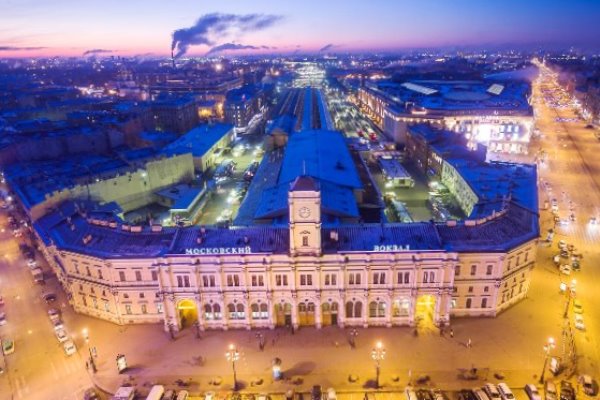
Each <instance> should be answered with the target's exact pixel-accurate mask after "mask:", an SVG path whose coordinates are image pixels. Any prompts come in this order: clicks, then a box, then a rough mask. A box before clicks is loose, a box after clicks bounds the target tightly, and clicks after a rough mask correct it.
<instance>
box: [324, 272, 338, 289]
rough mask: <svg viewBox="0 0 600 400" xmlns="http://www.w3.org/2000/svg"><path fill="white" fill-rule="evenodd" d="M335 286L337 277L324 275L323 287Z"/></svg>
mask: <svg viewBox="0 0 600 400" xmlns="http://www.w3.org/2000/svg"><path fill="white" fill-rule="evenodd" d="M335 285H337V275H336V274H326V275H325V286H335Z"/></svg>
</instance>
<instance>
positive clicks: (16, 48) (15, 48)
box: [0, 46, 47, 51]
mask: <svg viewBox="0 0 600 400" xmlns="http://www.w3.org/2000/svg"><path fill="white" fill-rule="evenodd" d="M44 49H47V47H21V46H0V51H30V50H44Z"/></svg>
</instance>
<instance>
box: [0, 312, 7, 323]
mask: <svg viewBox="0 0 600 400" xmlns="http://www.w3.org/2000/svg"><path fill="white" fill-rule="evenodd" d="M0 325H6V314H5V313H0Z"/></svg>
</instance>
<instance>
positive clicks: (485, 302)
mask: <svg viewBox="0 0 600 400" xmlns="http://www.w3.org/2000/svg"><path fill="white" fill-rule="evenodd" d="M486 307H487V297H484V298H483V299H481V308H486Z"/></svg>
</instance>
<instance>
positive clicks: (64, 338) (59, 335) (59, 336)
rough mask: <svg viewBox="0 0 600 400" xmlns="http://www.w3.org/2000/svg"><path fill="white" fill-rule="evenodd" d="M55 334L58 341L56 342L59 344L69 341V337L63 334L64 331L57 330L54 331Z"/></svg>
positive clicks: (65, 333)
mask: <svg viewBox="0 0 600 400" xmlns="http://www.w3.org/2000/svg"><path fill="white" fill-rule="evenodd" d="M55 334H56V338H57V339H58V341H59V342H60V343H64V342H66V341H67V340H69V336H68V335H67V332H65V330H64V329H58V330H56V331H55Z"/></svg>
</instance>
